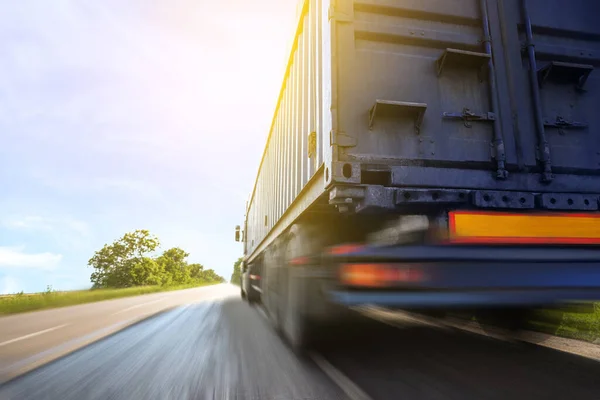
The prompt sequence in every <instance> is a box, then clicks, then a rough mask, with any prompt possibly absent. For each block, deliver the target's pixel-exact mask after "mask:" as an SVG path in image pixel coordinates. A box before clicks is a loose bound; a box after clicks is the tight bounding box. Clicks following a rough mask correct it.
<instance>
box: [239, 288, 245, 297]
mask: <svg viewBox="0 0 600 400" xmlns="http://www.w3.org/2000/svg"><path fill="white" fill-rule="evenodd" d="M240 296H241V297H242V300H246V292H244V289H242V288H240Z"/></svg>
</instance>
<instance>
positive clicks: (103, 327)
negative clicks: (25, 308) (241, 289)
mask: <svg viewBox="0 0 600 400" xmlns="http://www.w3.org/2000/svg"><path fill="white" fill-rule="evenodd" d="M225 288H229V285H216V286H207V287H201V288H195V289H188V290H181V291H175V292H164V293H155V294H149V295H143V296H136V297H127V298H122V299H115V300H108V301H101V302H97V303H89V304H81V305H77V306H71V307H65V308H57V309H52V310H43V311H36V312H30V313H24V314H16V315H10V316H5V317H0V384H1V383H2V382H5V381H7V380H8V379H10V378H12V377H14V376H16V375H19V374H22V373H24V372H27V371H28V370H31V369H33V368H35V367H37V366H39V365H41V364H44V363H47V362H48V361H51V360H53V359H55V358H57V357H60V356H62V355H64V354H66V353H68V352H71V351H73V350H74V349H77V348H80V347H82V346H85V345H86V344H88V343H91V342H93V341H95V340H97V339H98V338H101V337H104V336H106V335H108V334H110V333H113V332H116V331H119V330H121V329H123V328H125V327H127V326H128V325H131V324H133V323H135V322H138V321H140V320H141V319H143V318H147V317H148V316H150V315H153V314H155V313H157V312H159V311H163V310H167V309H170V308H173V307H176V306H180V305H183V304H190V303H193V302H195V301H208V300H211V299H215V298H222V297H223V293H224V290H225ZM229 291H230V292H231V289H230V290H229Z"/></svg>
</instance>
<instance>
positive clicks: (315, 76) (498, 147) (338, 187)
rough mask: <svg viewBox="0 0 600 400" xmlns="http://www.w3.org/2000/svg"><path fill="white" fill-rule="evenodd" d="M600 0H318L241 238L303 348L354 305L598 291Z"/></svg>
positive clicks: (464, 307) (503, 319)
mask: <svg viewBox="0 0 600 400" xmlns="http://www.w3.org/2000/svg"><path fill="white" fill-rule="evenodd" d="M598 16H600V4H599V3H598V2H594V1H587V0H304V1H302V2H301V3H300V7H299V12H298V23H297V26H296V30H295V36H294V40H293V45H292V46H291V51H290V54H289V59H288V62H287V67H286V70H285V74H284V78H283V83H282V86H281V90H280V92H279V96H278V100H277V105H276V108H275V113H274V116H273V120H272V124H271V127H270V131H269V135H268V139H267V143H266V146H265V150H264V153H263V155H262V160H261V162H260V166H259V168H258V173H257V176H256V181H255V184H254V188H253V190H252V193H251V195H250V198H249V201H248V203H247V205H246V210H245V218H244V222H243V225H242V226H238V227H236V239H237V240H239V241H241V242H243V249H244V260H243V271H244V274H245V275H244V276H245V279H246V284H245V285H243V289H242V294H243V296H245V297H247V298H248V299H251V301H252V302H260V303H262V305H263V306H264V308H265V310H266V314H267V315H268V317H269V319H270V320H271V321H272V323H273V325H274V326H275V327H276V329H277V330H279V331H280V332H281V333H282V334H283V335H284V337H285V338H286V339H287V341H288V342H289V343H290V344H291V345H292V347H293V348H294V349H297V350H300V351H302V350H306V349H308V348H310V346H311V343H314V340H315V339H317V338H318V337H319V336H320V335H322V334H323V332H326V331H327V330H328V329H330V327H332V326H345V325H344V324H346V323H351V322H349V321H352V318H351V317H350V314H351V313H349V312H347V311H348V310H350V309H352V308H353V307H357V306H364V305H376V306H382V307H389V308H394V309H403V310H412V311H414V312H420V313H425V314H428V315H435V316H443V315H447V313H452V312H457V313H463V314H465V315H473V316H475V317H476V318H478V320H480V321H492V322H495V323H498V324H500V325H501V326H507V327H519V326H520V325H521V324H522V322H523V320H524V318H525V317H524V316H525V315H528V314H527V313H528V311H529V310H532V309H536V308H540V307H543V308H557V309H559V308H560V307H562V306H563V305H568V304H579V303H587V302H589V301H593V300H597V299H600V213H599V207H600V74H599V73H598V72H597V71H594V69H595V68H596V67H597V66H598V65H599V64H600V24H598V23H597V18H598Z"/></svg>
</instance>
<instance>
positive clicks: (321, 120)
mask: <svg viewBox="0 0 600 400" xmlns="http://www.w3.org/2000/svg"><path fill="white" fill-rule="evenodd" d="M328 9H329V1H328V0H306V1H304V2H303V3H302V7H301V8H300V13H299V19H298V27H297V30H296V36H295V39H294V42H293V45H292V49H291V52H290V57H289V60H288V64H287V67H286V71H285V76H284V81H283V85H282V88H281V92H280V94H279V99H278V102H277V106H276V110H275V115H274V117H273V123H272V126H271V131H270V133H269V137H268V139H267V145H266V148H265V151H264V154H263V158H262V161H261V164H260V167H259V171H258V176H257V179H256V182H255V186H254V190H253V192H252V195H251V198H250V201H249V203H248V207H247V210H246V215H247V219H246V220H247V224H246V249H245V253H246V255H248V256H250V259H251V258H252V257H254V256H255V255H256V254H258V253H259V252H260V251H262V249H264V248H265V247H266V245H267V244H268V243H269V242H270V241H271V240H272V239H274V238H275V237H276V236H277V235H279V234H280V233H281V232H282V231H283V230H284V229H285V228H286V227H287V226H288V225H289V224H290V223H291V222H293V219H294V218H295V217H297V216H298V215H299V214H300V213H301V212H302V211H303V210H304V209H305V208H306V207H308V206H309V205H310V204H311V203H312V202H313V201H315V200H316V199H317V198H318V197H319V196H320V195H321V194H323V192H324V188H325V183H324V179H323V177H322V175H323V168H320V166H321V165H322V164H323V161H324V159H331V155H328V153H330V146H329V131H330V130H331V121H330V119H331V117H330V115H331V114H330V110H329V109H330V105H331V96H330V93H331V89H330V87H329V86H330V85H331V83H330V80H329V78H328V77H329V76H330V71H331V66H330V64H331V60H330V56H329V54H330V48H331V47H330V40H331V39H330V35H329V30H330V22H329V19H328V17H327V15H328V14H327V10H328ZM313 132H314V135H313V136H314V138H315V142H316V143H315V146H314V147H315V149H314V150H315V151H314V152H311V155H310V156H309V138H310V136H311V133H313ZM309 182H310V187H307V186H308V185H307V184H308V183H309ZM300 194H301V196H300V197H302V198H301V199H298V197H299V195H300ZM290 208H293V209H290ZM284 216H285V218H282V217H284ZM291 216H294V217H293V218H292V217H291Z"/></svg>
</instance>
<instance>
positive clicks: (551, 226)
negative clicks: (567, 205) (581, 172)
mask: <svg viewBox="0 0 600 400" xmlns="http://www.w3.org/2000/svg"><path fill="white" fill-rule="evenodd" d="M448 217H449V221H448V222H449V231H450V242H454V243H503V244H518V243H527V244H600V214H598V213H594V214H566V213H555V214H510V213H493V212H473V211H451V212H450V213H448Z"/></svg>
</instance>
